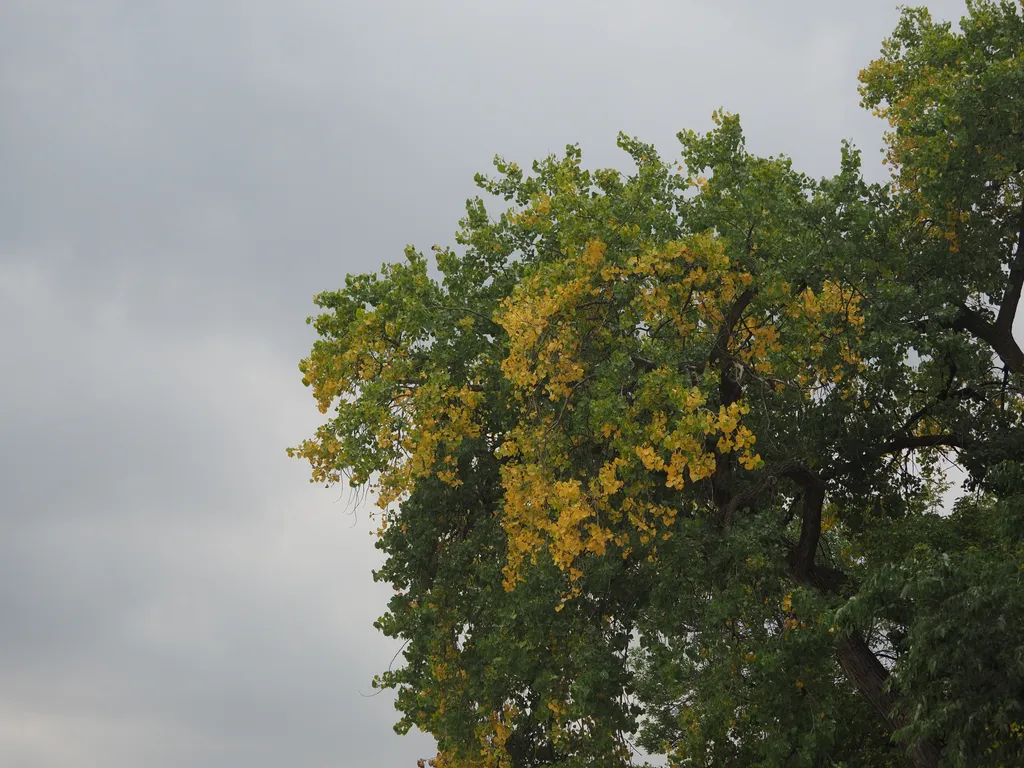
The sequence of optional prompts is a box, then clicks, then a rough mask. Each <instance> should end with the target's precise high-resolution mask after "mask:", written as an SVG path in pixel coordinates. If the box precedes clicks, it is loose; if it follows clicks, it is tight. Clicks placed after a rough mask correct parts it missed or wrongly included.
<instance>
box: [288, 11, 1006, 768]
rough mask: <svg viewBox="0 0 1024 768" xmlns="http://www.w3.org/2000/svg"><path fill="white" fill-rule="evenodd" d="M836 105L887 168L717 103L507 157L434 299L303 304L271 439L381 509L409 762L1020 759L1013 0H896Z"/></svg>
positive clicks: (415, 286)
mask: <svg viewBox="0 0 1024 768" xmlns="http://www.w3.org/2000/svg"><path fill="white" fill-rule="evenodd" d="M861 84H862V86H861V93H862V96H863V100H864V105H865V106H866V107H867V108H870V109H872V110H874V111H875V112H876V114H878V115H880V116H881V117H883V118H885V119H886V120H888V123H889V126H890V130H889V133H888V134H887V147H888V154H887V161H888V163H889V164H890V167H891V171H892V183H891V184H885V185H872V184H868V183H866V182H865V181H864V180H863V178H862V176H861V171H860V157H859V154H858V152H857V151H856V150H855V149H853V148H852V147H850V146H847V145H844V146H843V148H842V151H841V165H840V171H839V173H838V174H837V175H836V176H834V177H831V178H826V179H821V180H815V179H811V178H809V177H807V176H806V175H804V174H801V173H799V172H797V171H796V170H794V169H793V167H792V165H791V163H790V161H789V160H788V159H787V158H784V157H768V158H764V157H757V156H754V155H751V154H750V153H748V152H747V151H746V149H745V146H744V141H743V134H742V131H741V128H740V124H739V120H738V118H736V117H735V116H733V115H728V114H716V115H715V127H714V129H713V130H711V131H710V132H708V133H706V134H697V133H694V132H690V131H685V132H683V133H681V134H680V135H679V140H680V142H681V145H682V163H681V164H675V163H669V162H666V161H664V160H662V159H661V158H660V157H659V155H658V154H657V152H656V151H655V149H654V148H653V147H651V146H649V145H647V144H644V143H642V142H640V141H637V140H635V139H632V138H629V137H626V136H620V139H619V145H620V146H621V147H622V149H623V150H625V151H626V152H627V153H629V155H630V157H631V158H632V160H633V162H634V164H635V167H636V170H635V172H634V173H632V174H631V175H628V176H625V175H623V174H620V173H618V172H616V171H614V170H607V169H606V170H597V171H589V170H586V169H584V168H583V166H582V157H581V153H580V151H579V149H578V148H577V147H574V146H570V147H568V148H567V150H566V154H565V155H564V156H563V157H549V158H547V159H545V160H543V161H540V162H537V163H534V164H533V166H532V173H527V172H526V171H525V170H524V169H523V168H521V167H520V166H518V165H516V164H515V163H509V162H505V161H503V160H500V159H499V160H497V161H496V162H495V166H496V171H497V174H496V176H494V177H490V178H488V177H483V176H480V177H478V178H477V183H478V185H479V186H480V188H481V189H482V190H483V191H484V192H486V193H487V194H489V195H491V196H496V197H499V198H501V199H503V200H504V201H505V202H506V204H507V205H508V206H509V207H508V209H507V210H505V211H504V212H502V213H500V214H499V215H498V216H497V217H492V216H491V215H490V214H489V213H488V212H487V210H486V209H485V206H484V203H483V201H482V200H480V199H474V200H472V201H470V202H469V203H468V204H467V214H466V217H465V218H464V219H463V220H462V222H461V229H460V231H459V233H458V235H457V244H458V246H459V248H458V249H444V248H435V261H436V267H437V274H438V277H437V278H435V277H433V276H432V274H431V271H430V269H429V265H428V261H427V259H426V258H425V257H424V256H423V255H422V254H420V253H418V252H416V251H415V250H413V249H409V250H408V251H407V253H406V260H405V261H404V262H402V263H398V264H392V265H388V266H385V267H384V268H383V269H382V271H381V272H380V274H379V275H373V274H370V275H350V276H349V277H348V278H347V279H346V284H345V287H344V288H343V289H341V290H339V291H335V292H329V293H324V294H321V295H319V296H318V297H317V298H316V302H317V304H318V306H319V307H320V308H321V310H322V313H321V314H320V315H319V316H317V317H316V318H314V319H312V322H313V323H314V325H315V327H316V330H317V331H318V334H319V337H320V338H319V340H318V341H317V342H316V344H315V345H314V348H313V350H312V352H311V354H310V356H309V357H308V358H307V359H305V360H304V361H303V362H302V364H301V369H302V372H303V375H304V381H305V383H306V384H307V385H309V386H311V387H312V388H313V391H314V395H315V397H316V399H317V402H318V404H319V406H320V409H321V412H322V413H324V414H328V415H329V416H328V418H327V420H326V421H325V422H324V423H323V424H322V426H321V427H320V428H319V430H318V431H317V433H316V434H315V435H314V436H313V437H312V438H310V439H309V440H307V441H305V442H303V443H302V444H301V445H299V446H297V447H296V448H294V449H291V453H293V454H294V455H297V456H300V457H302V458H304V459H306V460H308V461H309V462H310V463H311V465H312V469H313V478H314V480H316V481H318V482H325V483H328V484H329V483H333V482H337V481H339V480H341V479H343V478H347V479H348V480H349V481H350V482H351V483H352V484H353V485H367V484H368V485H370V486H371V487H372V488H373V489H374V491H375V493H376V495H377V497H378V499H379V501H380V506H381V507H382V511H381V528H380V531H379V539H378V542H377V546H378V547H379V548H380V549H381V550H383V552H384V553H385V554H386V557H387V560H386V563H385V565H384V566H383V568H382V569H381V570H380V571H379V572H377V573H376V574H375V575H376V578H377V579H378V580H380V581H384V582H387V583H389V584H391V585H392V586H393V587H394V591H395V594H394V596H393V598H392V599H391V601H390V603H389V605H388V608H387V612H386V613H385V614H384V616H382V617H381V619H380V620H379V621H378V623H377V626H378V628H379V629H380V630H381V631H382V632H383V633H384V634H386V635H388V636H390V637H395V638H399V639H401V640H403V641H405V646H404V650H403V653H402V656H403V663H401V664H400V665H399V666H398V667H397V668H395V669H392V670H389V671H387V672H384V673H383V674H381V675H380V676H379V677H378V678H377V679H376V684H377V685H379V686H381V687H384V688H392V689H395V690H396V691H397V697H398V698H397V707H398V709H399V711H400V712H401V713H402V719H401V722H400V723H399V725H398V726H397V728H398V730H399V731H400V732H404V731H407V730H408V729H410V728H412V727H414V726H415V727H417V728H419V729H421V730H423V731H425V732H427V733H430V734H432V735H433V736H434V737H435V738H436V739H437V742H438V747H439V752H438V755H437V756H436V757H434V758H433V759H432V761H431V763H432V764H433V765H436V766H438V767H439V768H443V767H444V766H480V767H484V766H492V767H497V766H509V767H511V766H516V767H519V766H566V767H568V766H603V765H607V766H621V765H631V764H636V763H637V762H638V761H640V762H642V759H643V758H641V757H640V753H639V752H638V751H637V749H638V748H640V747H642V749H643V750H644V751H646V753H648V754H650V755H662V756H664V759H666V760H667V761H668V764H669V765H672V766H721V765H735V766H794V767H796V766H807V767H808V768H810V767H811V766H851V767H852V766H915V767H916V768H924V767H926V766H939V765H942V766H957V767H959V766H978V765H1005V766H1015V765H1024V639H1022V638H1024V353H1022V350H1021V347H1020V345H1019V343H1018V342H1017V341H1016V339H1015V338H1014V335H1013V322H1014V319H1015V314H1016V310H1017V306H1018V304H1019V302H1020V297H1021V288H1022V284H1024V242H1022V240H1024V191H1022V180H1024V14H1022V9H1021V5H1020V4H1019V3H1013V2H983V1H981V0H978V1H976V2H971V3H970V4H969V15H968V16H967V17H966V18H965V19H963V21H962V22H961V24H960V27H959V29H953V28H952V26H951V25H949V24H943V23H937V22H935V21H933V20H932V19H931V18H930V16H929V15H928V13H927V12H926V11H924V10H921V9H908V10H905V11H904V12H903V15H902V18H901V21H900V23H899V25H898V26H897V28H896V30H895V31H894V33H893V35H892V37H891V38H890V39H888V40H887V41H886V42H885V43H884V46H883V48H882V52H881V55H880V57H879V58H878V59H877V60H876V61H874V62H872V63H871V64H870V65H869V66H868V68H867V69H865V70H864V71H863V72H862V73H861ZM952 465H956V466H958V467H959V468H960V469H961V470H962V472H963V473H964V476H965V477H966V481H965V491H966V492H965V493H964V494H963V496H962V497H961V498H960V500H959V501H958V502H957V504H956V506H955V509H953V510H952V511H951V512H950V511H948V510H943V508H942V499H943V494H944V493H945V492H946V490H947V487H946V486H947V481H946V477H947V473H946V470H947V469H948V468H949V467H950V466H952Z"/></svg>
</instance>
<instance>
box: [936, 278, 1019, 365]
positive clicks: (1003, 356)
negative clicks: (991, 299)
mask: <svg viewBox="0 0 1024 768" xmlns="http://www.w3.org/2000/svg"><path fill="white" fill-rule="evenodd" d="M1011 277H1012V273H1011ZM1017 298H1018V299H1019V298H1020V291H1019V289H1018V291H1017ZM1003 306H1004V307H1006V306H1008V305H1007V304H1004V305H1003ZM1015 309H1016V307H1014V310H1015ZM999 314H1000V316H1002V315H1003V311H1002V310H1000V312H999ZM1006 316H1007V317H1009V318H1010V322H1011V323H1012V321H1013V311H1010V312H1009V314H1008V315H1006ZM953 328H955V329H958V330H962V331H967V332H968V333H969V334H971V335H972V336H974V337H975V338H977V339H979V340H981V341H984V342H985V343H986V344H988V345H989V346H990V347H991V348H992V351H993V352H995V353H996V354H997V355H999V359H1000V360H1002V361H1003V365H1005V366H1006V368H1007V369H1008V370H1009V371H1010V372H1011V373H1020V372H1021V371H1024V350H1021V348H1020V345H1019V344H1017V341H1016V339H1014V338H1013V333H1012V332H1011V329H1010V328H1002V327H997V326H996V325H995V324H993V323H990V322H988V320H986V319H985V318H984V317H982V316H981V314H980V313H979V312H977V311H975V310H973V309H971V308H970V307H968V306H967V305H966V304H961V305H960V312H959V314H957V316H956V320H954V322H953Z"/></svg>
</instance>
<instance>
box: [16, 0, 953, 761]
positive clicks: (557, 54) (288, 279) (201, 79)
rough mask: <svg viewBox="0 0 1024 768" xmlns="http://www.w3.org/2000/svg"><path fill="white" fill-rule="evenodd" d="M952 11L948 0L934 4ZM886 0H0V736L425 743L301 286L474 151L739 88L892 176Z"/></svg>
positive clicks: (195, 756)
mask: <svg viewBox="0 0 1024 768" xmlns="http://www.w3.org/2000/svg"><path fill="white" fill-rule="evenodd" d="M931 6H932V8H933V10H934V12H935V14H936V15H938V16H942V17H945V18H957V17H959V15H960V14H961V11H962V3H961V2H955V1H953V0H942V2H935V3H932V4H931ZM895 19H896V10H895V0H861V2H858V3H855V4H850V3H848V2H834V1H831V0H829V1H826V2H823V1H822V0H784V1H780V2H775V3H765V2H756V1H755V0H743V1H741V0H718V1H716V2H712V1H711V0H700V1H698V0H649V1H647V0H633V2H630V3H625V2H621V0H620V2H611V0H571V1H570V0H564V1H559V0H547V1H546V2H543V1H541V0H519V1H517V2H510V1H506V0H500V1H499V0H433V1H426V0H418V1H413V0H407V1H405V2H398V1H397V0H374V1H373V2H371V1H370V0H364V1H363V2H356V0H289V1H288V2H271V0H234V1H232V0H121V1H120V2H117V1H115V0H0V350H2V355H3V360H4V367H3V370H4V375H3V377H2V379H0V526H2V527H0V764H2V765H4V766H8V767H10V768H36V767H39V768H51V767H53V768H65V767H68V768H71V767H74V768H78V767H79V766H81V767H83V768H85V767H92V766H102V765H106V766H148V767H152V768H164V767H168V768H170V767H171V766H174V767H176V768H177V767H179V766H196V767H198V768H203V767H206V766H210V767H211V768H212V767H214V766H216V767H217V768H221V767H228V768H233V767H234V766H239V767H241V766H245V768H261V767H262V766H286V765H287V766H300V767H301V766H312V767H319V766H332V767H337V766H340V767H342V768H345V767H347V766H352V767H353V768H361V767H362V766H384V767H385V768H389V767H390V766H396V767H401V766H410V768H411V766H413V765H415V761H416V758H417V757H420V756H428V755H429V754H432V752H431V745H432V743H431V741H430V740H429V739H427V738H426V737H424V736H422V735H410V736H408V737H405V738H400V737H398V736H395V735H394V734H393V733H392V731H391V724H392V723H393V722H394V720H395V714H394V712H393V709H392V704H391V698H390V697H389V696H388V695H387V694H384V695H380V696H376V697H373V698H366V695H367V694H370V693H371V692H372V689H371V687H370V679H371V677H372V675H373V674H374V673H375V672H378V671H380V670H382V669H384V668H385V667H386V666H387V665H388V662H389V660H390V659H391V657H392V655H393V654H394V653H395V651H396V650H397V648H396V646H395V645H394V644H392V643H391V642H390V641H387V640H386V639H385V638H382V637H380V636H379V635H377V633H376V632H375V630H374V629H373V628H372V626H371V622H372V621H373V619H374V618H375V617H376V616H377V615H378V614H379V613H381V611H382V609H383V606H384V603H385V600H386V599H387V595H388V593H389V590H388V588H387V587H386V586H381V585H375V584H373V582H372V580H371V577H370V571H371V569H372V568H373V567H375V565H376V564H378V562H379V561H378V558H377V553H376V551H375V550H374V549H373V546H372V540H371V538H370V537H369V536H368V535H367V533H368V530H369V529H370V527H371V523H370V522H369V521H368V518H367V513H368V511H369V510H368V509H367V508H360V509H357V510H356V511H355V513H354V514H353V513H352V510H351V505H349V504H347V503H346V497H345V496H344V494H343V493H342V492H340V491H337V490H332V491H326V490H323V489H320V488H317V487H314V486H310V485H309V484H308V483H307V482H306V478H307V472H306V469H305V467H304V466H303V465H302V464H300V463H299V462H297V461H293V460H289V459H287V458H286V457H285V454H284V449H285V447H286V446H288V445H293V444H295V443H296V442H298V441H299V440H300V439H301V438H303V437H304V436H305V435H307V434H308V433H309V432H310V431H311V430H312V429H313V428H314V426H315V425H316V423H317V416H318V414H317V413H316V409H315V407H314V404H313V402H312V399H311V398H310V397H309V394H308V392H307V391H306V390H305V389H303V387H302V386H301V384H300V382H299V375H298V373H297V370H296V362H297V361H298V360H299V358H301V357H302V356H303V355H304V354H305V352H306V350H307V349H308V347H309V345H310V343H311V341H312V337H311V334H310V331H309V329H308V328H307V327H306V326H305V325H304V322H303V321H304V319H305V317H306V315H307V314H309V313H310V311H311V310H312V305H311V302H310V298H311V296H312V295H313V294H314V293H316V292H318V291H320V290H325V289H330V288H334V287H337V286H338V285H340V284H341V282H342V280H343V277H344V275H345V273H346V272H353V271H368V270H373V269H375V268H377V266H379V264H380V263H381V262H382V261H385V260H393V259H396V258H399V257H400V256H401V251H402V248H403V246H404V245H405V244H406V243H412V244H415V245H417V246H419V247H421V248H423V249H427V248H429V247H430V246H431V245H432V244H434V243H448V242H451V240H452V233H453V232H454V230H455V226H456V222H457V220H458V218H459V216H460V214H461V212H462V210H463V202H464V200H465V198H466V197H468V196H471V195H472V194H473V193H474V187H473V185H472V177H473V174H474V172H476V171H486V170H487V169H488V168H489V164H490V160H491V158H492V156H493V155H494V154H495V153H501V154H503V155H505V156H507V157H508V158H509V159H516V160H519V161H520V163H524V164H525V163H527V162H528V161H529V160H531V159H532V158H535V157H540V156H543V155H546V154H548V153H550V152H556V151H559V150H560V149H561V148H563V147H564V146H565V144H567V143H570V142H580V143H581V144H582V146H583V149H584V160H585V162H587V163H588V165H600V166H604V165H616V166H619V167H624V166H623V161H622V159H621V158H620V157H619V156H618V154H619V153H618V151H617V150H616V149H615V136H616V133H617V131H619V130H624V131H626V132H627V133H630V134H633V135H638V136H640V137H641V138H643V139H645V140H650V141H654V142H656V143H657V144H658V145H659V146H660V147H661V148H662V150H663V152H664V154H666V155H674V154H675V153H676V145H675V140H674V138H673V137H674V135H675V133H676V132H677V131H678V130H679V129H680V128H684V127H692V128H695V129H697V130H706V129H707V128H708V127H709V126H710V113H711V111H712V110H713V109H715V108H717V107H720V106H724V107H725V108H726V109H728V110H730V111H734V112H739V113H740V114H741V115H742V117H743V121H744V125H745V128H746V132H747V135H748V144H749V146H750V147H751V148H752V149H753V150H754V151H756V152H760V153H762V154H775V153H779V152H783V153H786V154H789V155H791V156H792V157H793V158H794V160H795V162H796V165H797V166H798V167H800V168H801V169H803V170H805V171H808V172H810V173H812V174H814V175H823V174H829V173H832V172H834V171H835V170H836V168H837V165H838V157H839V150H838V147H839V142H840V140H841V139H842V138H844V137H847V138H852V139H853V140H854V141H855V142H856V143H857V144H858V145H859V146H861V147H862V148H863V149H864V150H865V157H866V164H867V166H868V171H869V174H870V175H872V176H873V177H874V178H876V179H877V178H881V167H880V164H879V163H880V161H879V159H878V154H877V152H878V147H879V137H880V132H881V125H880V124H879V123H878V122H877V121H876V120H874V119H873V118H871V117H870V115H868V114H866V113H864V112H862V111H861V110H860V108H859V107H858V97H857V93H856V75H857V72H858V70H859V69H860V68H861V67H862V66H864V65H865V64H866V63H867V62H868V61H869V60H870V59H871V58H872V57H873V56H874V54H875V53H876V52H877V50H878V47H879V44H880V42H881V40H882V38H883V37H884V36H885V34H886V33H887V32H888V31H889V30H890V29H891V28H892V26H893V24H894V22H895Z"/></svg>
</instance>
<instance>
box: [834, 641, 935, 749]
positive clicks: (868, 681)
mask: <svg viewBox="0 0 1024 768" xmlns="http://www.w3.org/2000/svg"><path fill="white" fill-rule="evenodd" d="M836 655H837V656H838V657H839V665H840V666H841V667H842V668H843V672H845V673H846V677H847V678H848V679H849V680H850V682H851V683H853V684H854V686H855V687H856V688H857V690H858V691H860V693H861V695H862V696H863V697H864V698H865V699H867V700H868V702H869V703H870V704H871V706H872V707H873V708H874V710H875V712H877V713H878V716H879V717H881V718H882V720H883V722H885V724H886V725H887V726H888V728H889V731H890V732H895V731H897V730H899V729H900V728H902V727H903V726H904V725H905V724H906V718H905V716H904V713H903V712H901V711H900V709H899V707H898V705H897V701H896V698H895V697H894V696H892V694H890V693H889V692H888V691H886V690H885V681H886V679H887V678H888V677H889V672H888V671H887V670H886V668H885V667H883V666H882V663H881V662H880V661H879V660H878V657H877V656H875V654H874V653H873V652H872V651H871V648H869V647H868V644H867V642H866V641H865V640H864V638H863V637H862V636H861V635H860V634H858V633H854V634H853V635H851V636H850V637H849V638H847V639H846V640H843V641H842V642H840V643H839V645H838V647H837V648H836ZM904 746H906V744H904ZM907 755H908V757H910V761H911V762H912V763H913V764H914V768H938V765H939V749H938V747H937V746H936V745H935V744H934V743H933V742H931V741H922V742H920V743H918V744H917V745H916V746H915V747H914V748H913V749H908V751H907Z"/></svg>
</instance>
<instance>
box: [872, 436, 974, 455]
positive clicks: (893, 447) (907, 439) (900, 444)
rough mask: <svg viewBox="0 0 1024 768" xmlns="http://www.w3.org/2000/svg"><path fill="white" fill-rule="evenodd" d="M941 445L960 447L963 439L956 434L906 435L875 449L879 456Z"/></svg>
mask: <svg viewBox="0 0 1024 768" xmlns="http://www.w3.org/2000/svg"><path fill="white" fill-rule="evenodd" d="M938 445H943V446H946V447H948V448H960V447H962V446H963V441H962V440H961V439H960V438H959V437H958V436H956V435H906V436H903V437H897V438H895V439H894V440H890V441H889V442H887V443H882V444H881V445H880V446H878V449H877V451H875V452H876V453H877V454H878V455H879V456H883V455H885V454H887V453H896V452H897V451H908V450H910V451H912V450H916V449H918V448H934V447H935V446H938Z"/></svg>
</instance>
